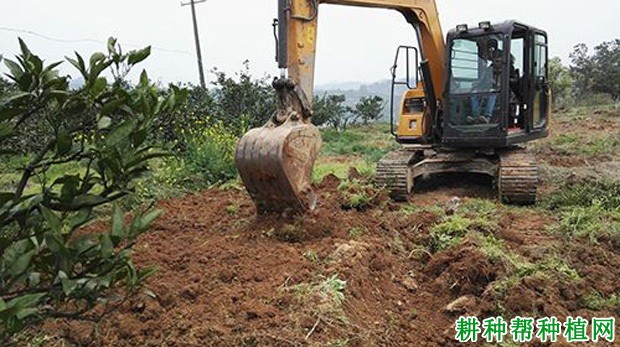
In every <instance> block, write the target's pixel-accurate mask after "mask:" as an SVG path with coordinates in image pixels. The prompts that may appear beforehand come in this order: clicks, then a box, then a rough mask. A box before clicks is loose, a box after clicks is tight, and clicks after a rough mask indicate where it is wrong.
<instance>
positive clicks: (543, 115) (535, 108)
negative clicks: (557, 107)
mask: <svg viewBox="0 0 620 347" xmlns="http://www.w3.org/2000/svg"><path fill="white" fill-rule="evenodd" d="M532 34H533V35H532V37H531V38H530V39H531V41H530V42H532V44H533V45H532V46H531V53H530V64H531V65H530V73H531V76H530V79H529V80H530V88H529V90H530V98H529V99H530V101H531V113H530V115H531V117H530V119H529V129H531V130H532V131H536V130H543V129H546V127H547V122H548V117H549V105H550V92H549V78H548V64H547V62H548V59H549V56H548V54H549V49H548V45H547V34H546V33H545V32H542V31H533V32H532Z"/></svg>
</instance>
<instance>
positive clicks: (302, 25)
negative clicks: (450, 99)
mask: <svg viewBox="0 0 620 347" xmlns="http://www.w3.org/2000/svg"><path fill="white" fill-rule="evenodd" d="M279 1H280V3H281V4H280V13H279V17H280V18H279V23H280V25H281V27H280V40H281V44H280V47H279V52H280V55H279V57H280V58H283V59H286V63H285V64H284V62H283V61H282V60H281V61H280V62H279V63H280V68H285V67H286V68H288V76H289V78H290V79H291V80H293V81H294V82H295V83H296V84H297V85H299V86H300V87H301V89H302V90H303V91H304V92H305V94H306V96H307V97H308V98H310V100H312V96H313V89H314V66H315V56H316V37H317V23H318V17H319V16H318V14H319V4H335V5H345V6H357V7H370V8H385V9H393V10H396V11H398V12H400V13H402V14H403V15H404V17H405V19H406V20H407V21H408V22H409V23H410V24H411V25H412V26H413V28H414V31H413V32H412V33H414V34H416V33H417V36H418V40H419V46H420V49H421V54H422V61H424V60H426V61H428V65H429V68H430V76H428V78H430V79H431V80H432V82H433V83H432V84H433V92H434V95H436V96H437V97H441V95H442V94H443V89H444V79H445V66H444V60H445V43H444V37H443V33H442V30H441V25H440V21H439V14H438V11H437V6H436V4H435V0H279ZM283 4H288V6H287V5H284V7H282V6H283ZM284 43H286V44H285V45H284Z"/></svg>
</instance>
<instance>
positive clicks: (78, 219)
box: [69, 208, 93, 231]
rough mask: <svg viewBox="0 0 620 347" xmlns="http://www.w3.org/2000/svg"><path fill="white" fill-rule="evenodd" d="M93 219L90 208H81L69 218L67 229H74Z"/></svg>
mask: <svg viewBox="0 0 620 347" xmlns="http://www.w3.org/2000/svg"><path fill="white" fill-rule="evenodd" d="M92 219H93V216H92V213H91V210H90V209H89V208H84V209H81V210H80V211H79V212H78V213H77V214H75V215H73V216H71V217H70V218H69V230H70V231H71V230H74V229H76V228H79V227H81V226H82V225H84V224H86V223H88V222H89V221H91V220H92Z"/></svg>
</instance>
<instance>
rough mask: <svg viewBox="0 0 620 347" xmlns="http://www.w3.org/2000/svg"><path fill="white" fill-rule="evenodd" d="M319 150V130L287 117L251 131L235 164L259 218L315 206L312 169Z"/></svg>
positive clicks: (244, 137)
mask: <svg viewBox="0 0 620 347" xmlns="http://www.w3.org/2000/svg"><path fill="white" fill-rule="evenodd" d="M320 147H321V135H320V133H319V131H318V129H317V128H316V127H315V126H314V125H312V124H308V123H304V122H302V121H300V120H293V119H291V118H290V117H289V118H288V119H287V120H286V121H285V122H284V123H283V124H281V125H276V124H275V123H273V122H271V121H270V122H268V123H267V124H266V125H265V126H263V127H260V128H255V129H251V130H250V131H249V132H247V133H246V134H245V135H244V136H243V137H242V138H241V140H239V143H238V144H237V149H236V151H235V162H236V164H237V169H238V170H239V174H240V175H241V179H242V180H243V184H244V185H245V187H246V189H247V191H248V193H249V194H250V196H251V197H252V200H254V203H255V204H256V208H257V210H258V213H259V214H264V213H278V212H284V211H292V212H304V211H306V210H312V209H314V208H315V206H316V200H317V199H316V195H315V193H314V191H313V190H312V186H311V184H312V168H313V166H314V161H315V160H316V157H317V155H318V152H319V149H320Z"/></svg>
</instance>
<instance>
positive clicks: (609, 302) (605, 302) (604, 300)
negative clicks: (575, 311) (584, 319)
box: [580, 291, 620, 311]
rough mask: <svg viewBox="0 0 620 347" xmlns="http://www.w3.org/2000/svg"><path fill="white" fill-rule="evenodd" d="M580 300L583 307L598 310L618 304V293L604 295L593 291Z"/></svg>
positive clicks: (619, 298) (619, 301)
mask: <svg viewBox="0 0 620 347" xmlns="http://www.w3.org/2000/svg"><path fill="white" fill-rule="evenodd" d="M580 301H581V303H582V305H583V306H584V307H585V308H588V309H590V310H594V311H600V310H605V309H611V308H614V307H616V306H618V305H620V295H616V294H613V295H611V296H609V297H605V296H603V295H602V294H601V293H599V292H597V291H593V292H591V293H589V294H588V295H586V296H584V297H582V298H581V299H580Z"/></svg>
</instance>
